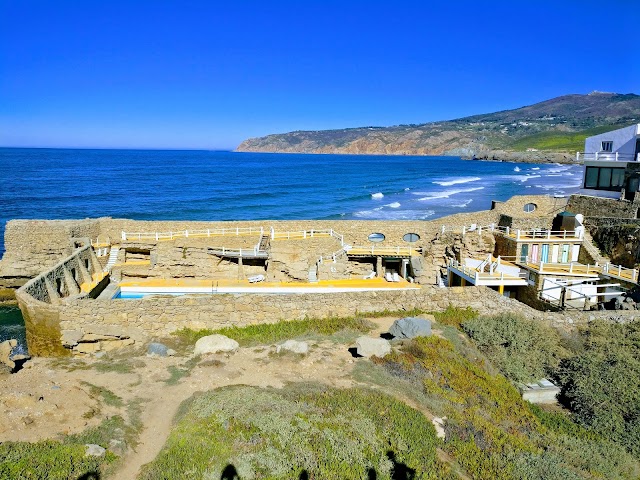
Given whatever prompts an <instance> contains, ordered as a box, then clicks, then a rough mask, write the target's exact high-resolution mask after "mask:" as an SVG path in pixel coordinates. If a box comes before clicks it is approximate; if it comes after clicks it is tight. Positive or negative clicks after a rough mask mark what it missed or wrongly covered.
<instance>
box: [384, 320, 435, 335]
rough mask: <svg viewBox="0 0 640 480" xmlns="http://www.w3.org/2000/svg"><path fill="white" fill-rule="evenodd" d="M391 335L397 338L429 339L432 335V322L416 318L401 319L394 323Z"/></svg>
mask: <svg viewBox="0 0 640 480" xmlns="http://www.w3.org/2000/svg"><path fill="white" fill-rule="evenodd" d="M389 333H390V334H391V335H393V336H394V337H396V338H414V337H428V336H430V335H431V321H430V320H426V319H424V318H416V317H405V318H401V319H400V320H396V321H395V322H393V325H391V328H390V329H389Z"/></svg>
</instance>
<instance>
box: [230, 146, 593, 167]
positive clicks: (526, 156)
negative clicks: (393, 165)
mask: <svg viewBox="0 0 640 480" xmlns="http://www.w3.org/2000/svg"><path fill="white" fill-rule="evenodd" d="M231 153H257V154H263V155H265V154H272V155H351V156H354V157H366V156H371V157H452V158H459V159H460V160H465V161H480V162H504V163H533V164H554V163H560V164H563V165H581V164H580V163H576V161H575V154H572V153H568V152H543V151H535V152H516V151H506V150H490V151H483V152H479V153H477V154H472V156H469V155H468V154H467V155H452V154H450V153H448V152H443V153H417V152H396V153H388V152H343V151H332V152H318V151H284V150H238V149H235V150H231Z"/></svg>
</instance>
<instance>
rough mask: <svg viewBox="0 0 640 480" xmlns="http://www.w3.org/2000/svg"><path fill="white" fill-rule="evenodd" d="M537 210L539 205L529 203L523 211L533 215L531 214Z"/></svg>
mask: <svg viewBox="0 0 640 480" xmlns="http://www.w3.org/2000/svg"><path fill="white" fill-rule="evenodd" d="M536 208H537V205H536V204H535V203H527V204H525V206H524V208H523V210H524V211H525V212H526V213H531V212H534V211H535V210H536Z"/></svg>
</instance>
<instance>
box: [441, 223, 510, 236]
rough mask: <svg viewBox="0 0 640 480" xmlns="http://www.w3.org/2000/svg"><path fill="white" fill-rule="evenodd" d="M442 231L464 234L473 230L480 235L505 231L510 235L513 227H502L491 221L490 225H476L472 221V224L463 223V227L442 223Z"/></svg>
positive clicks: (504, 232)
mask: <svg viewBox="0 0 640 480" xmlns="http://www.w3.org/2000/svg"><path fill="white" fill-rule="evenodd" d="M440 231H441V232H442V233H445V232H453V233H462V235H466V234H468V233H471V232H473V233H477V234H478V235H482V233H483V232H485V233H486V232H491V233H503V234H507V235H509V232H510V231H511V229H510V228H509V227H501V226H500V225H496V224H495V223H490V224H489V225H476V224H474V223H472V224H471V225H463V226H462V227H449V226H446V225H442V226H441V227H440Z"/></svg>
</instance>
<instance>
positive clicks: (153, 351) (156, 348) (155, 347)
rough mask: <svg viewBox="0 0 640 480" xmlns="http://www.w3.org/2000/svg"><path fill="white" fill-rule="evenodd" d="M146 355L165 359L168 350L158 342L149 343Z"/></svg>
mask: <svg viewBox="0 0 640 480" xmlns="http://www.w3.org/2000/svg"><path fill="white" fill-rule="evenodd" d="M147 355H150V356H156V357H166V356H168V355H169V348H168V347H167V346H166V345H164V344H162V343H158V342H153V343H150V344H149V346H148V347H147Z"/></svg>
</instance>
